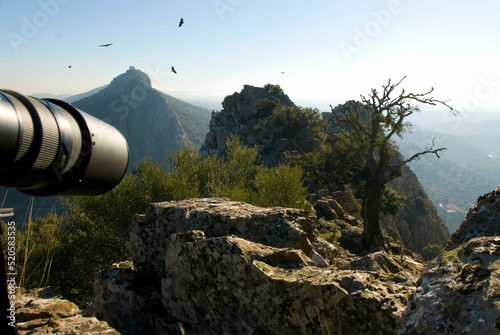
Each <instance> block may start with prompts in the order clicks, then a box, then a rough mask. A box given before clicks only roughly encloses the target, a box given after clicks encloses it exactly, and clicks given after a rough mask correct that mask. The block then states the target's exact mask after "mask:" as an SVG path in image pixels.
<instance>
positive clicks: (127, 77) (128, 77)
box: [110, 66, 152, 89]
mask: <svg viewBox="0 0 500 335" xmlns="http://www.w3.org/2000/svg"><path fill="white" fill-rule="evenodd" d="M130 84H132V85H138V84H139V85H141V86H146V87H149V88H152V86H151V79H150V78H149V76H148V75H147V74H146V73H144V72H142V71H141V70H138V69H136V68H135V67H134V66H130V67H129V69H128V70H127V71H125V72H124V73H122V74H120V75H118V76H117V77H115V78H114V79H113V80H112V81H111V84H110V87H112V88H113V89H123V88H124V87H126V86H129V85H130Z"/></svg>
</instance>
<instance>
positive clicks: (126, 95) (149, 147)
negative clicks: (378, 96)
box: [72, 66, 211, 166]
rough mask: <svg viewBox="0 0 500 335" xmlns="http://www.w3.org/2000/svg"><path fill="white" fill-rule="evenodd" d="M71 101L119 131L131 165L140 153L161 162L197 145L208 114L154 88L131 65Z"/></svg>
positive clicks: (138, 157) (147, 79)
mask: <svg viewBox="0 0 500 335" xmlns="http://www.w3.org/2000/svg"><path fill="white" fill-rule="evenodd" d="M72 105H73V106H75V107H77V108H79V109H81V110H82V111H85V112H86V113H88V114H91V115H93V116H95V117H98V118H99V119H101V120H103V121H105V122H107V123H109V124H111V125H113V126H114V127H116V128H117V129H118V130H120V131H121V132H122V134H123V135H124V136H125V138H126V139H127V142H128V144H129V150H130V165H131V166H134V165H135V164H136V163H137V162H139V161H140V160H141V159H142V158H144V157H151V158H152V160H153V161H157V162H164V161H165V159H166V157H167V156H168V155H169V154H170V153H172V152H174V151H176V150H178V149H180V148H182V147H186V146H192V147H195V148H198V147H200V146H201V143H202V141H203V136H204V134H206V132H207V131H208V124H209V122H210V117H211V110H209V109H206V108H202V107H197V106H194V105H191V104H188V103H186V102H183V101H181V100H179V99H176V98H174V97H171V96H169V95H167V94H165V93H163V92H161V91H158V90H156V89H154V88H153V87H152V86H151V79H150V78H149V77H148V75H147V74H146V73H144V72H142V71H140V70H137V69H135V68H134V67H133V66H131V67H130V68H129V69H128V70H127V71H126V72H125V73H123V74H120V75H119V76H117V77H115V78H114V79H113V80H112V81H111V83H110V84H109V85H107V86H106V87H104V88H102V89H100V90H99V91H98V92H97V93H95V94H93V95H90V96H87V97H85V98H83V99H80V100H78V101H75V102H73V103H72Z"/></svg>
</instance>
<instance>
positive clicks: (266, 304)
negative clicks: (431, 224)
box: [94, 199, 423, 334]
mask: <svg viewBox="0 0 500 335" xmlns="http://www.w3.org/2000/svg"><path fill="white" fill-rule="evenodd" d="M316 227H317V222H316V219H315V217H314V216H310V215H309V214H308V213H307V212H305V211H301V210H296V209H286V208H260V207H255V206H252V205H249V204H245V203H240V202H234V201H228V200H225V199H190V200H184V201H178V202H165V203H156V204H152V205H151V206H150V207H149V210H148V212H147V213H146V214H145V215H138V216H137V217H136V218H135V220H134V222H133V224H132V229H131V240H130V249H131V252H132V255H133V262H132V263H123V264H121V265H120V266H116V267H115V268H112V269H109V270H106V271H103V272H101V273H99V274H98V276H97V279H96V282H95V286H94V291H95V296H96V297H95V302H94V305H95V310H96V315H97V316H98V317H99V318H101V319H103V320H107V322H109V324H110V325H112V326H114V327H115V328H117V329H118V330H120V331H121V332H122V333H123V334H139V333H142V334H297V333H301V334H321V333H325V334H393V333H397V330H398V328H399V326H400V324H401V321H402V313H403V311H404V310H405V307H406V304H407V302H408V299H409V297H410V296H411V294H412V293H413V290H412V288H413V287H414V285H415V282H416V279H417V277H418V274H419V272H420V270H421V268H422V267H423V264H422V263H420V262H418V261H415V260H411V259H410V258H408V257H401V258H392V257H391V256H389V255H388V254H386V253H385V252H379V253H375V254H371V255H365V256H355V255H352V254H351V255H350V256H351V258H350V260H346V261H343V262H338V263H337V262H336V258H337V257H338V255H339V253H345V252H344V251H341V250H339V248H340V247H338V246H334V245H332V244H331V243H329V242H327V241H325V240H323V239H322V238H320V237H319V236H318V234H317V230H316Z"/></svg>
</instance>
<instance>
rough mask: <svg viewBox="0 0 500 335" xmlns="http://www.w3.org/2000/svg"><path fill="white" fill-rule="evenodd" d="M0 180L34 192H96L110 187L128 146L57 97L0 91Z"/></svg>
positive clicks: (125, 158)
mask: <svg viewBox="0 0 500 335" xmlns="http://www.w3.org/2000/svg"><path fill="white" fill-rule="evenodd" d="M0 157H1V160H0V184H2V185H5V186H7V187H14V188H16V189H18V190H20V191H21V192H24V193H27V194H30V195H38V196H47V195H57V194H59V195H61V194H71V195H96V194H102V193H105V192H107V191H109V190H110V189H112V188H113V187H115V186H116V185H117V184H118V183H119V182H120V180H121V179H122V178H123V175H124V174H125V172H126V169H127V166H128V146H127V142H126V140H125V138H124V137H123V135H122V134H121V133H120V132H119V131H118V130H116V129H115V128H114V127H112V126H110V125H109V124H107V123H105V122H103V121H101V120H99V119H97V118H95V117H93V116H91V115H89V114H86V113H84V112H82V111H79V110H77V109H76V108H74V107H73V106H71V105H70V104H68V103H66V102H64V101H61V100H56V99H36V98H33V97H28V96H24V95H22V94H19V93H17V92H14V91H10V90H0Z"/></svg>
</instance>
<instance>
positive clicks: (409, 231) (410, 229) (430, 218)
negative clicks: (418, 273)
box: [381, 166, 450, 255]
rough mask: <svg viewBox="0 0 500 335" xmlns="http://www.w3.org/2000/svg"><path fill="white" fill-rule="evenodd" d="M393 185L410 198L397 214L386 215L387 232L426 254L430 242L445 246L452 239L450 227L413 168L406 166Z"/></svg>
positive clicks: (382, 222)
mask: <svg viewBox="0 0 500 335" xmlns="http://www.w3.org/2000/svg"><path fill="white" fill-rule="evenodd" d="M390 186H391V187H392V188H394V189H395V190H396V191H398V193H400V194H402V195H404V196H405V197H406V200H405V207H403V208H402V209H401V210H400V211H399V212H398V214H397V215H383V216H382V219H381V224H382V226H383V227H384V229H385V230H386V232H388V234H389V235H390V236H391V237H393V238H394V239H396V240H400V241H402V242H403V243H404V245H405V246H406V247H407V248H409V249H411V250H413V251H415V252H418V253H420V254H423V255H425V251H424V249H425V247H426V246H428V245H439V246H442V247H444V246H445V245H446V243H447V241H448V240H449V238H450V234H449V232H448V228H447V227H446V224H445V222H444V220H443V219H442V218H441V216H440V215H439V213H438V211H437V209H436V207H435V206H434V204H433V203H432V201H431V200H430V199H429V197H428V196H427V193H426V192H425V190H424V188H423V187H422V185H421V184H420V182H419V180H418V178H417V176H416V175H415V173H413V171H412V170H411V168H410V167H409V166H405V167H403V169H402V175H401V177H399V178H396V179H394V180H393V181H391V182H390Z"/></svg>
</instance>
